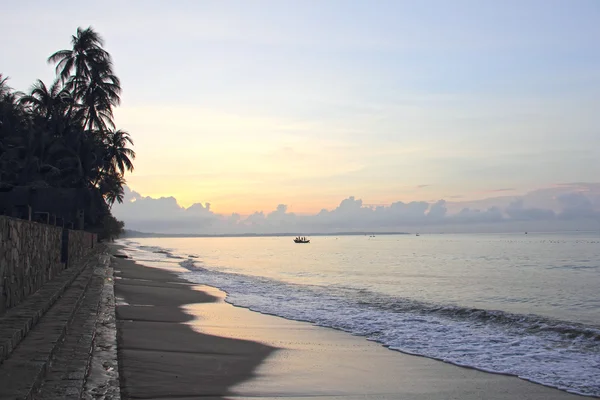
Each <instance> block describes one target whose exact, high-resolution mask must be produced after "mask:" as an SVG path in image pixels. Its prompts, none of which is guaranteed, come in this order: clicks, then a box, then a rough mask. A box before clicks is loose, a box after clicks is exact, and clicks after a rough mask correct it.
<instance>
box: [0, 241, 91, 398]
mask: <svg viewBox="0 0 600 400" xmlns="http://www.w3.org/2000/svg"><path fill="white" fill-rule="evenodd" d="M97 262H98V254H97V253H96V254H93V255H90V256H89V257H88V258H87V259H86V260H85V261H84V262H82V263H81V265H82V266H81V267H79V268H78V269H79V271H75V270H73V271H72V274H73V276H72V278H73V279H71V277H65V278H64V280H61V281H62V282H61V283H60V284H59V283H55V287H54V288H55V289H57V290H59V291H60V290H62V295H57V294H54V293H52V294H48V295H47V296H46V297H45V301H43V300H42V299H39V300H36V302H35V303H33V304H37V305H38V306H40V307H45V306H46V304H48V303H47V302H48V301H50V300H49V299H50V298H52V297H55V301H54V302H53V303H54V304H53V305H52V306H50V307H48V309H47V312H45V313H42V312H41V310H37V311H36V310H35V309H34V308H33V307H34V306H33V305H32V304H29V305H28V307H27V308H25V310H24V311H25V313H24V314H25V315H23V316H22V317H21V318H20V319H19V318H17V316H9V318H11V319H10V320H11V321H18V322H19V323H17V322H14V325H9V327H11V328H13V329H16V328H20V332H19V333H17V334H13V336H12V338H11V340H12V343H14V342H15V339H16V342H17V343H19V344H18V346H16V345H14V344H12V343H11V344H10V346H11V348H10V350H11V351H9V352H8V354H9V356H8V357H7V358H6V359H5V360H4V362H3V364H2V365H0V400H8V399H11V400H16V399H28V400H29V399H33V396H34V394H35V393H36V392H37V390H38V389H39V387H40V385H41V383H42V381H43V379H44V377H45V375H46V372H47V371H48V370H49V367H50V364H51V361H52V358H53V355H54V354H55V352H56V350H57V348H58V347H59V346H60V344H61V343H62V341H63V339H64V337H65V334H66V333H67V330H68V326H69V324H70V322H71V321H72V320H73V317H74V315H75V313H76V312H77V310H78V309H79V306H80V304H81V302H82V300H83V299H84V297H85V293H86V290H87V288H88V285H89V284H90V282H91V278H92V276H93V272H94V266H95V265H97ZM67 271H69V270H67ZM61 278H62V274H61ZM57 279H58V278H57ZM69 281H71V282H72V283H71V284H70V285H69ZM51 283H54V281H53V282H51ZM63 285H65V287H63ZM44 288H45V287H44ZM44 288H42V289H40V291H41V290H43V289H44ZM40 291H38V292H36V294H37V293H39V292H40ZM15 308H16V307H15ZM11 311H12V310H11ZM34 319H35V321H36V322H37V324H35V323H34V321H33V320H34ZM32 327H33V328H32ZM3 328H4V325H3Z"/></svg>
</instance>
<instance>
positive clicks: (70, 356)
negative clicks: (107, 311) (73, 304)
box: [34, 264, 107, 400]
mask: <svg viewBox="0 0 600 400" xmlns="http://www.w3.org/2000/svg"><path fill="white" fill-rule="evenodd" d="M101 265H102V264H101ZM106 271H107V264H103V267H101V266H99V267H97V268H95V269H94V275H93V276H92V279H91V281H90V284H89V286H88V288H87V290H86V292H85V296H84V298H83V300H82V302H81V305H80V306H79V308H78V309H77V311H76V312H75V315H74V317H73V322H72V323H71V324H70V325H69V327H68V329H67V334H66V336H65V339H64V341H63V343H62V344H61V345H60V346H59V348H58V349H57V350H56V353H55V355H54V358H53V360H52V363H51V365H50V368H49V370H48V371H47V373H46V377H45V378H44V381H43V383H42V386H41V389H40V390H39V392H38V393H37V394H36V395H35V396H34V398H35V399H37V400H58V399H61V400H62V399H71V398H72V399H81V398H82V393H83V388H84V385H85V380H86V377H87V376H88V370H89V366H90V361H91V353H92V346H93V344H94V337H95V332H96V321H97V319H98V308H99V306H100V300H101V294H102V290H103V288H104V280H105V273H106Z"/></svg>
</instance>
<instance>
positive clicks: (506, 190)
mask: <svg viewBox="0 0 600 400" xmlns="http://www.w3.org/2000/svg"><path fill="white" fill-rule="evenodd" d="M513 190H515V188H501V189H492V190H486V191H485V192H484V193H499V192H512V191H513Z"/></svg>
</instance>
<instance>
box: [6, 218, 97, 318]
mask: <svg viewBox="0 0 600 400" xmlns="http://www.w3.org/2000/svg"><path fill="white" fill-rule="evenodd" d="M64 240H66V243H63V241H64ZM95 240H96V235H94V234H91V233H88V232H84V231H73V230H68V231H66V234H63V228H60V227H56V226H52V225H46V224H40V223H37V222H31V221H27V220H22V219H15V218H10V217H5V216H0V315H1V314H3V313H4V312H5V311H6V310H7V309H9V308H12V307H14V306H16V305H17V304H19V303H20V302H21V301H23V299H25V298H26V297H27V296H29V295H30V294H32V293H34V292H35V291H36V290H38V289H39V288H40V287H41V286H42V285H43V284H44V283H46V282H48V281H49V280H51V279H52V278H54V277H55V276H56V275H57V274H59V273H60V272H61V271H63V270H64V269H65V268H66V267H67V266H71V265H73V264H74V263H76V262H77V261H79V260H81V259H82V258H83V257H84V256H85V255H87V254H89V252H90V251H92V250H93V247H92V246H93V245H94V244H95V243H94V242H95ZM63 244H64V245H65V246H64V249H63ZM65 253H66V254H65ZM67 261H68V262H67Z"/></svg>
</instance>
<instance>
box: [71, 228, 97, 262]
mask: <svg viewBox="0 0 600 400" xmlns="http://www.w3.org/2000/svg"><path fill="white" fill-rule="evenodd" d="M68 232H69V233H68V235H69V238H68V253H69V254H68V260H67V266H71V265H73V263H77V262H78V261H80V260H81V259H82V258H83V257H85V256H86V255H88V254H89V253H90V252H91V251H92V250H93V249H94V246H95V245H96V234H94V233H90V232H86V231H74V230H71V229H69V231H68Z"/></svg>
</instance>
